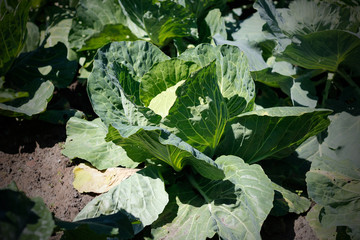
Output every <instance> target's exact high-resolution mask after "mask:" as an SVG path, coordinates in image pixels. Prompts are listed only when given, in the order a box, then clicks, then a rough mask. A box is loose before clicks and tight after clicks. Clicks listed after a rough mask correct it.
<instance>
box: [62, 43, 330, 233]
mask: <svg viewBox="0 0 360 240" xmlns="http://www.w3.org/2000/svg"><path fill="white" fill-rule="evenodd" d="M87 87H88V95H89V98H90V101H91V103H92V106H93V109H94V111H95V112H96V114H97V115H98V117H99V118H97V119H94V120H93V121H87V120H84V119H79V118H72V119H70V120H69V122H68V124H67V134H68V138H67V141H66V144H65V149H64V150H63V154H65V155H66V156H68V157H69V158H71V159H73V158H76V157H78V158H82V159H85V160H87V161H88V162H89V163H91V164H92V165H93V166H95V167H96V168H98V169H100V170H103V169H106V168H110V167H114V166H124V167H131V168H133V167H139V168H142V170H140V171H138V172H136V173H135V174H134V175H132V176H131V177H129V178H128V179H126V180H124V181H123V182H121V183H120V184H119V185H117V186H114V187H113V188H112V189H111V190H110V191H109V192H107V193H104V194H102V195H100V196H98V197H96V198H95V199H93V200H92V201H91V202H90V203H89V204H88V205H87V206H86V207H85V208H84V209H83V210H82V211H81V212H80V213H79V215H78V216H77V217H76V219H75V220H76V221H79V220H82V221H84V220H85V219H89V218H97V217H100V216H103V215H105V216H106V215H109V216H112V215H113V214H116V213H117V212H119V211H122V212H124V211H125V212H126V214H127V215H128V217H129V221H130V222H132V226H133V232H134V234H138V233H139V232H140V231H142V229H143V228H144V227H146V226H149V227H148V228H150V229H151V232H150V233H148V235H149V237H151V238H154V239H170V238H171V239H184V238H185V237H186V238H187V239H206V238H211V237H213V236H214V235H215V234H218V235H219V237H220V238H224V239H260V229H261V225H262V223H263V222H264V220H265V219H266V217H267V215H268V214H269V213H270V210H272V208H273V200H274V192H275V191H277V192H279V193H281V194H282V196H284V202H285V204H287V206H288V209H289V211H292V212H296V213H300V212H303V211H306V210H307V209H308V208H309V206H310V202H309V201H308V200H307V199H305V198H303V197H300V196H298V195H296V194H294V193H292V192H290V191H289V190H287V189H285V188H283V187H281V186H279V185H277V184H275V183H273V182H272V181H271V180H270V179H269V178H268V177H267V175H266V174H265V173H264V171H263V170H262V168H261V166H260V165H258V164H256V163H257V162H259V161H262V160H265V159H266V160H267V161H277V159H279V158H284V157H286V156H288V155H289V154H291V153H292V152H294V151H295V149H296V148H297V147H298V146H299V145H300V144H302V143H303V142H304V141H305V140H306V139H308V138H309V137H311V136H314V135H316V134H318V133H320V132H321V131H323V130H324V129H326V128H327V126H328V125H329V120H328V118H327V116H328V115H329V114H330V113H331V111H330V110H326V109H314V108H307V107H273V108H262V107H260V106H257V105H256V104H255V103H254V102H255V85H254V82H253V79H252V77H251V74H250V70H249V64H248V61H247V58H246V57H245V55H244V53H243V52H241V51H240V50H239V48H237V47H234V46H228V45H222V46H212V45H210V44H201V45H198V46H197V47H196V48H191V49H188V50H186V51H185V52H183V53H182V54H181V55H179V56H178V57H176V58H169V57H168V56H167V55H165V54H164V53H163V52H162V51H161V50H160V49H158V48H157V47H156V46H154V45H152V44H151V43H149V42H145V41H135V42H113V43H110V44H108V45H106V46H104V47H102V48H100V49H99V50H98V52H97V55H96V57H95V60H94V67H93V70H92V72H91V75H90V76H89V78H88V86H87ZM275 207H276V206H275ZM116 236H118V235H116Z"/></svg>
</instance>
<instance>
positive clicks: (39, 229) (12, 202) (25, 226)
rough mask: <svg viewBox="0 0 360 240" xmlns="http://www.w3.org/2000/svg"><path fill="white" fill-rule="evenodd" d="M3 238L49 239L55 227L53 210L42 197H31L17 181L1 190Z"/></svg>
mask: <svg viewBox="0 0 360 240" xmlns="http://www.w3.org/2000/svg"><path fill="white" fill-rule="evenodd" d="M0 196H1V197H0V213H1V214H0V235H1V237H2V239H34V240H42V239H49V238H50V236H51V234H52V232H53V229H54V227H55V224H54V220H53V217H52V214H51V212H50V211H49V209H48V208H47V207H46V205H45V203H44V201H43V200H42V199H41V198H32V199H29V198H28V197H27V196H26V195H25V194H24V193H23V192H19V190H18V189H17V187H16V185H15V183H13V184H11V185H10V186H9V187H7V188H6V189H1V190H0Z"/></svg>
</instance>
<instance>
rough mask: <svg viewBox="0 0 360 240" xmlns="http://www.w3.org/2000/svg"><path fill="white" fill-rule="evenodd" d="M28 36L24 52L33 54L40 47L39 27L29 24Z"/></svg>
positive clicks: (27, 26)
mask: <svg viewBox="0 0 360 240" xmlns="http://www.w3.org/2000/svg"><path fill="white" fill-rule="evenodd" d="M26 30H27V36H26V41H25V44H24V47H23V49H22V52H31V51H34V50H36V48H37V47H38V46H39V41H40V32H39V27H38V26H36V24H35V23H32V22H27V24H26Z"/></svg>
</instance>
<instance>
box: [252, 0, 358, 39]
mask: <svg viewBox="0 0 360 240" xmlns="http://www.w3.org/2000/svg"><path fill="white" fill-rule="evenodd" d="M260 2H261V3H263V2H267V1H264V0H261V1H259V3H260ZM267 4H268V5H271V3H267ZM263 6H265V4H263ZM263 9H264V10H265V11H266V14H267V15H268V17H272V16H271V15H272V14H273V13H274V12H271V11H269V10H268V9H266V8H263ZM258 10H259V11H260V12H262V13H263V10H260V9H258ZM343 10H344V9H342V7H340V6H339V5H335V4H332V3H329V2H324V1H321V2H316V1H308V0H296V1H293V2H291V3H290V4H289V7H288V8H285V9H276V10H275V12H276V14H274V15H273V17H274V18H273V19H274V20H275V21H274V25H272V26H271V25H269V26H270V28H271V29H272V30H273V29H275V26H276V27H278V28H279V29H281V31H282V32H283V33H284V34H286V35H287V36H289V37H292V36H294V35H306V34H309V33H314V32H319V31H324V30H333V29H344V30H345V29H347V30H350V29H352V28H351V24H352V21H354V20H355V19H349V18H348V15H347V14H345V13H347V12H345V11H343ZM261 15H262V18H263V19H266V17H265V16H264V13H263V14H261ZM349 20H350V21H349ZM266 22H267V23H268V24H269V23H270V22H269V20H268V19H266ZM355 30H356V31H357V30H358V29H355Z"/></svg>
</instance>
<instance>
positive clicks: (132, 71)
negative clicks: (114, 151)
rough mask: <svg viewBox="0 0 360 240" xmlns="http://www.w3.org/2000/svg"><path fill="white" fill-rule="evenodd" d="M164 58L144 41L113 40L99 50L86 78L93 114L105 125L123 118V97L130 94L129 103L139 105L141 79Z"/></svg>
mask: <svg viewBox="0 0 360 240" xmlns="http://www.w3.org/2000/svg"><path fill="white" fill-rule="evenodd" d="M167 59H168V57H167V56H166V55H165V54H164V53H163V52H161V50H160V49H158V48H156V47H155V46H154V45H152V44H150V43H148V42H144V41H136V42H114V43H111V44H108V45H106V46H104V47H103V48H101V49H99V51H98V53H97V55H96V57H95V61H94V68H93V70H92V72H91V74H90V76H89V79H88V95H89V98H90V101H91V103H92V105H93V108H94V111H95V112H96V114H97V115H98V116H99V117H100V118H101V119H102V120H103V121H104V122H105V123H106V124H109V123H111V122H116V121H124V120H123V118H124V115H125V113H124V111H123V107H124V106H123V105H124V104H123V100H122V99H124V100H126V99H128V96H129V98H130V99H129V100H128V101H130V100H131V102H133V103H131V105H134V104H140V100H139V84H140V83H139V81H140V78H141V77H142V76H143V75H144V74H145V73H146V72H147V71H148V70H149V69H150V68H151V67H152V66H153V65H154V64H155V63H157V62H160V61H164V60H167ZM127 95H128V96H127ZM125 98H126V99H125ZM129 107H130V106H129ZM134 107H136V106H134ZM144 111H147V110H144ZM149 114H150V113H149ZM128 119H129V118H128Z"/></svg>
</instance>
